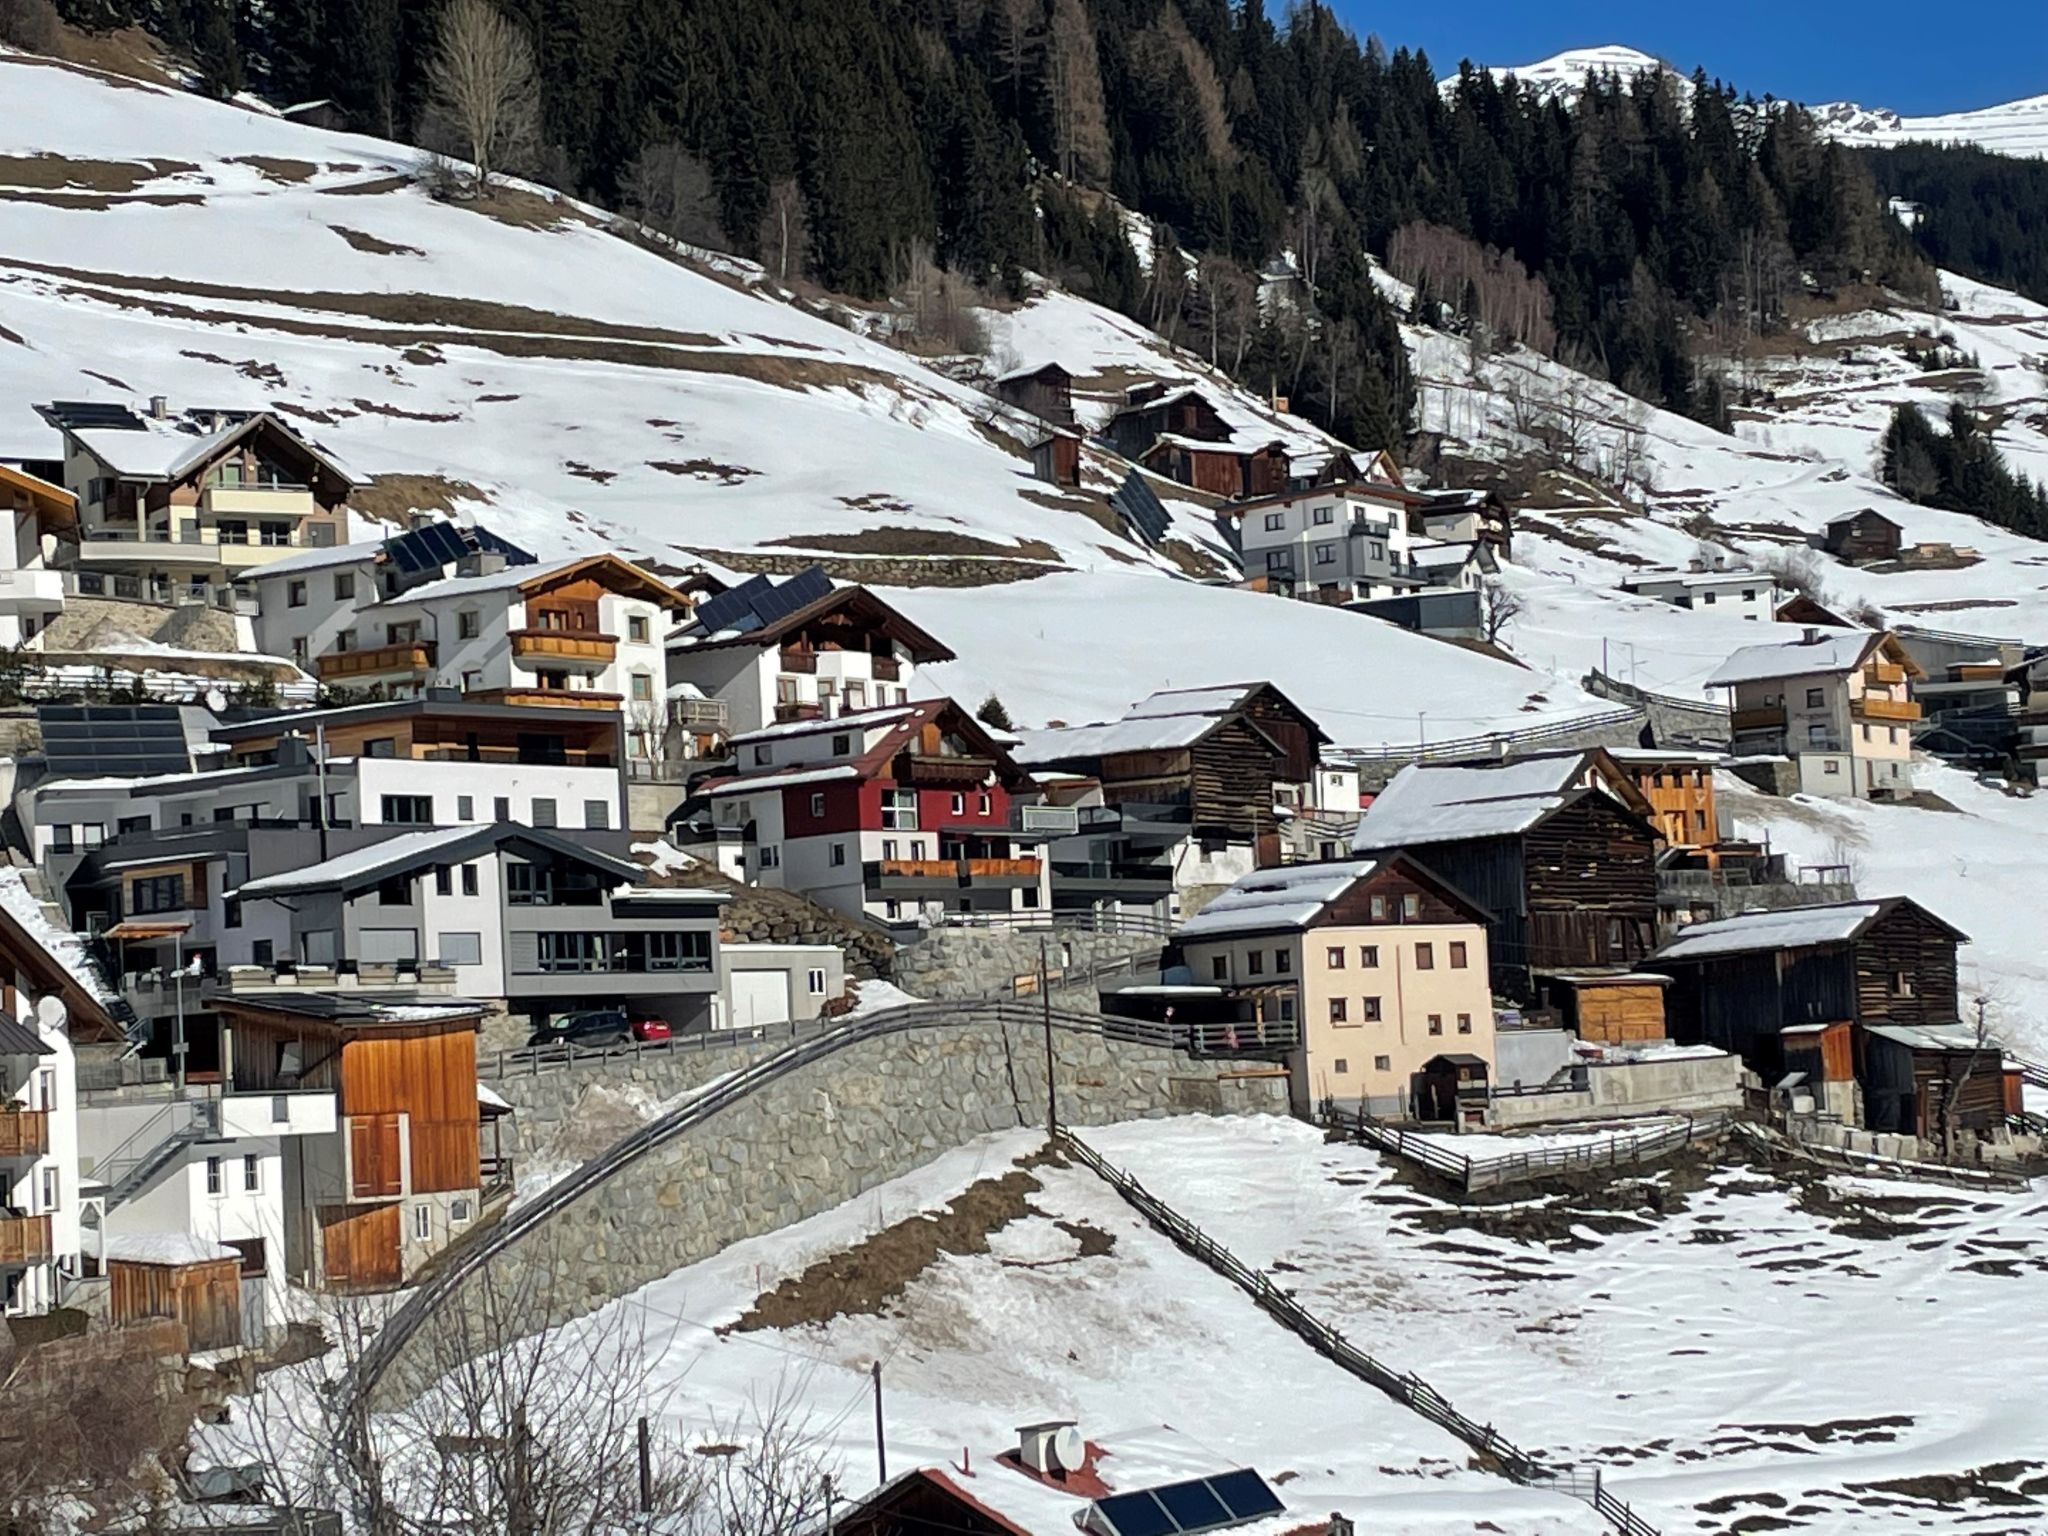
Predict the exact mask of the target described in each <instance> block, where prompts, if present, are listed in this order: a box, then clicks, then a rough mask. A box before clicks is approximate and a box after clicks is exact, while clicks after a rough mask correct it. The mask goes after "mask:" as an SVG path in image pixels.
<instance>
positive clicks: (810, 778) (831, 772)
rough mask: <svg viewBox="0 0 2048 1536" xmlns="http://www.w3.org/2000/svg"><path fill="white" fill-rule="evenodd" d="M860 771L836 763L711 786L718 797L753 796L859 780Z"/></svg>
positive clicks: (739, 779) (850, 764)
mask: <svg viewBox="0 0 2048 1536" xmlns="http://www.w3.org/2000/svg"><path fill="white" fill-rule="evenodd" d="M859 777H860V769H859V768H858V767H856V766H855V765H854V764H852V763H834V764H833V765H832V766H831V767H829V768H797V769H792V770H791V771H790V772H788V773H764V774H760V775H758V776H756V777H752V778H748V777H741V778H737V779H726V780H724V781H723V782H722V783H718V784H714V785H712V786H711V789H710V793H711V794H712V795H714V796H716V795H751V794H753V793H754V792H755V791H757V790H763V789H794V788H796V787H797V786H799V785H802V784H824V783H827V782H829V781H831V780H833V779H857V778H859Z"/></svg>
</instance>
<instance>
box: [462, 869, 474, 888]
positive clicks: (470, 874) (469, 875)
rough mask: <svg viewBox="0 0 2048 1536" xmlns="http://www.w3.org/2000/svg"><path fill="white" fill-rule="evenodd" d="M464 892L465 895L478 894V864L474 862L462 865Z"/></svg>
mask: <svg viewBox="0 0 2048 1536" xmlns="http://www.w3.org/2000/svg"><path fill="white" fill-rule="evenodd" d="M462 894H463V895H465V896H474V895H475V894H476V866H475V865H474V864H465V865H463V866H462Z"/></svg>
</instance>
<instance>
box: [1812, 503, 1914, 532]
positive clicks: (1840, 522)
mask: <svg viewBox="0 0 2048 1536" xmlns="http://www.w3.org/2000/svg"><path fill="white" fill-rule="evenodd" d="M1872 518H1875V519H1876V520H1877V521H1878V522H1880V523H1883V524H1885V525H1886V526H1888V527H1891V528H1897V529H1899V530H1900V531H1901V532H1903V531H1904V525H1903V524H1901V523H1900V522H1899V521H1898V520H1897V519H1896V518H1890V517H1886V516H1885V515H1884V514H1883V513H1882V512H1880V511H1878V510H1877V508H1875V507H1865V508H1864V509H1863V510H1862V511H1861V512H1848V513H1845V514H1843V515H1842V516H1841V517H1837V518H1833V519H1830V520H1829V522H1828V528H1829V529H1830V530H1831V531H1832V530H1833V529H1836V528H1846V527H1847V526H1848V525H1849V524H1851V523H1860V522H1864V521H1867V520H1869V519H1872Z"/></svg>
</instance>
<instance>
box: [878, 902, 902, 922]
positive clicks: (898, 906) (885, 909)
mask: <svg viewBox="0 0 2048 1536" xmlns="http://www.w3.org/2000/svg"><path fill="white" fill-rule="evenodd" d="M902 915H903V903H902V902H900V901H885V902H883V903H882V916H884V917H886V918H887V919H888V920H889V921H890V922H892V923H893V922H895V921H896V919H897V918H899V917H901V916H902Z"/></svg>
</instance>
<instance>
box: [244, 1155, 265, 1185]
mask: <svg viewBox="0 0 2048 1536" xmlns="http://www.w3.org/2000/svg"><path fill="white" fill-rule="evenodd" d="M242 1188H243V1190H244V1191H245V1192H246V1193H248V1194H252V1195H253V1194H255V1193H256V1192H257V1191H258V1190H260V1189H262V1188H263V1159H262V1158H261V1157H259V1156H257V1155H256V1154H255V1153H254V1152H244V1153H243V1154H242Z"/></svg>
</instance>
